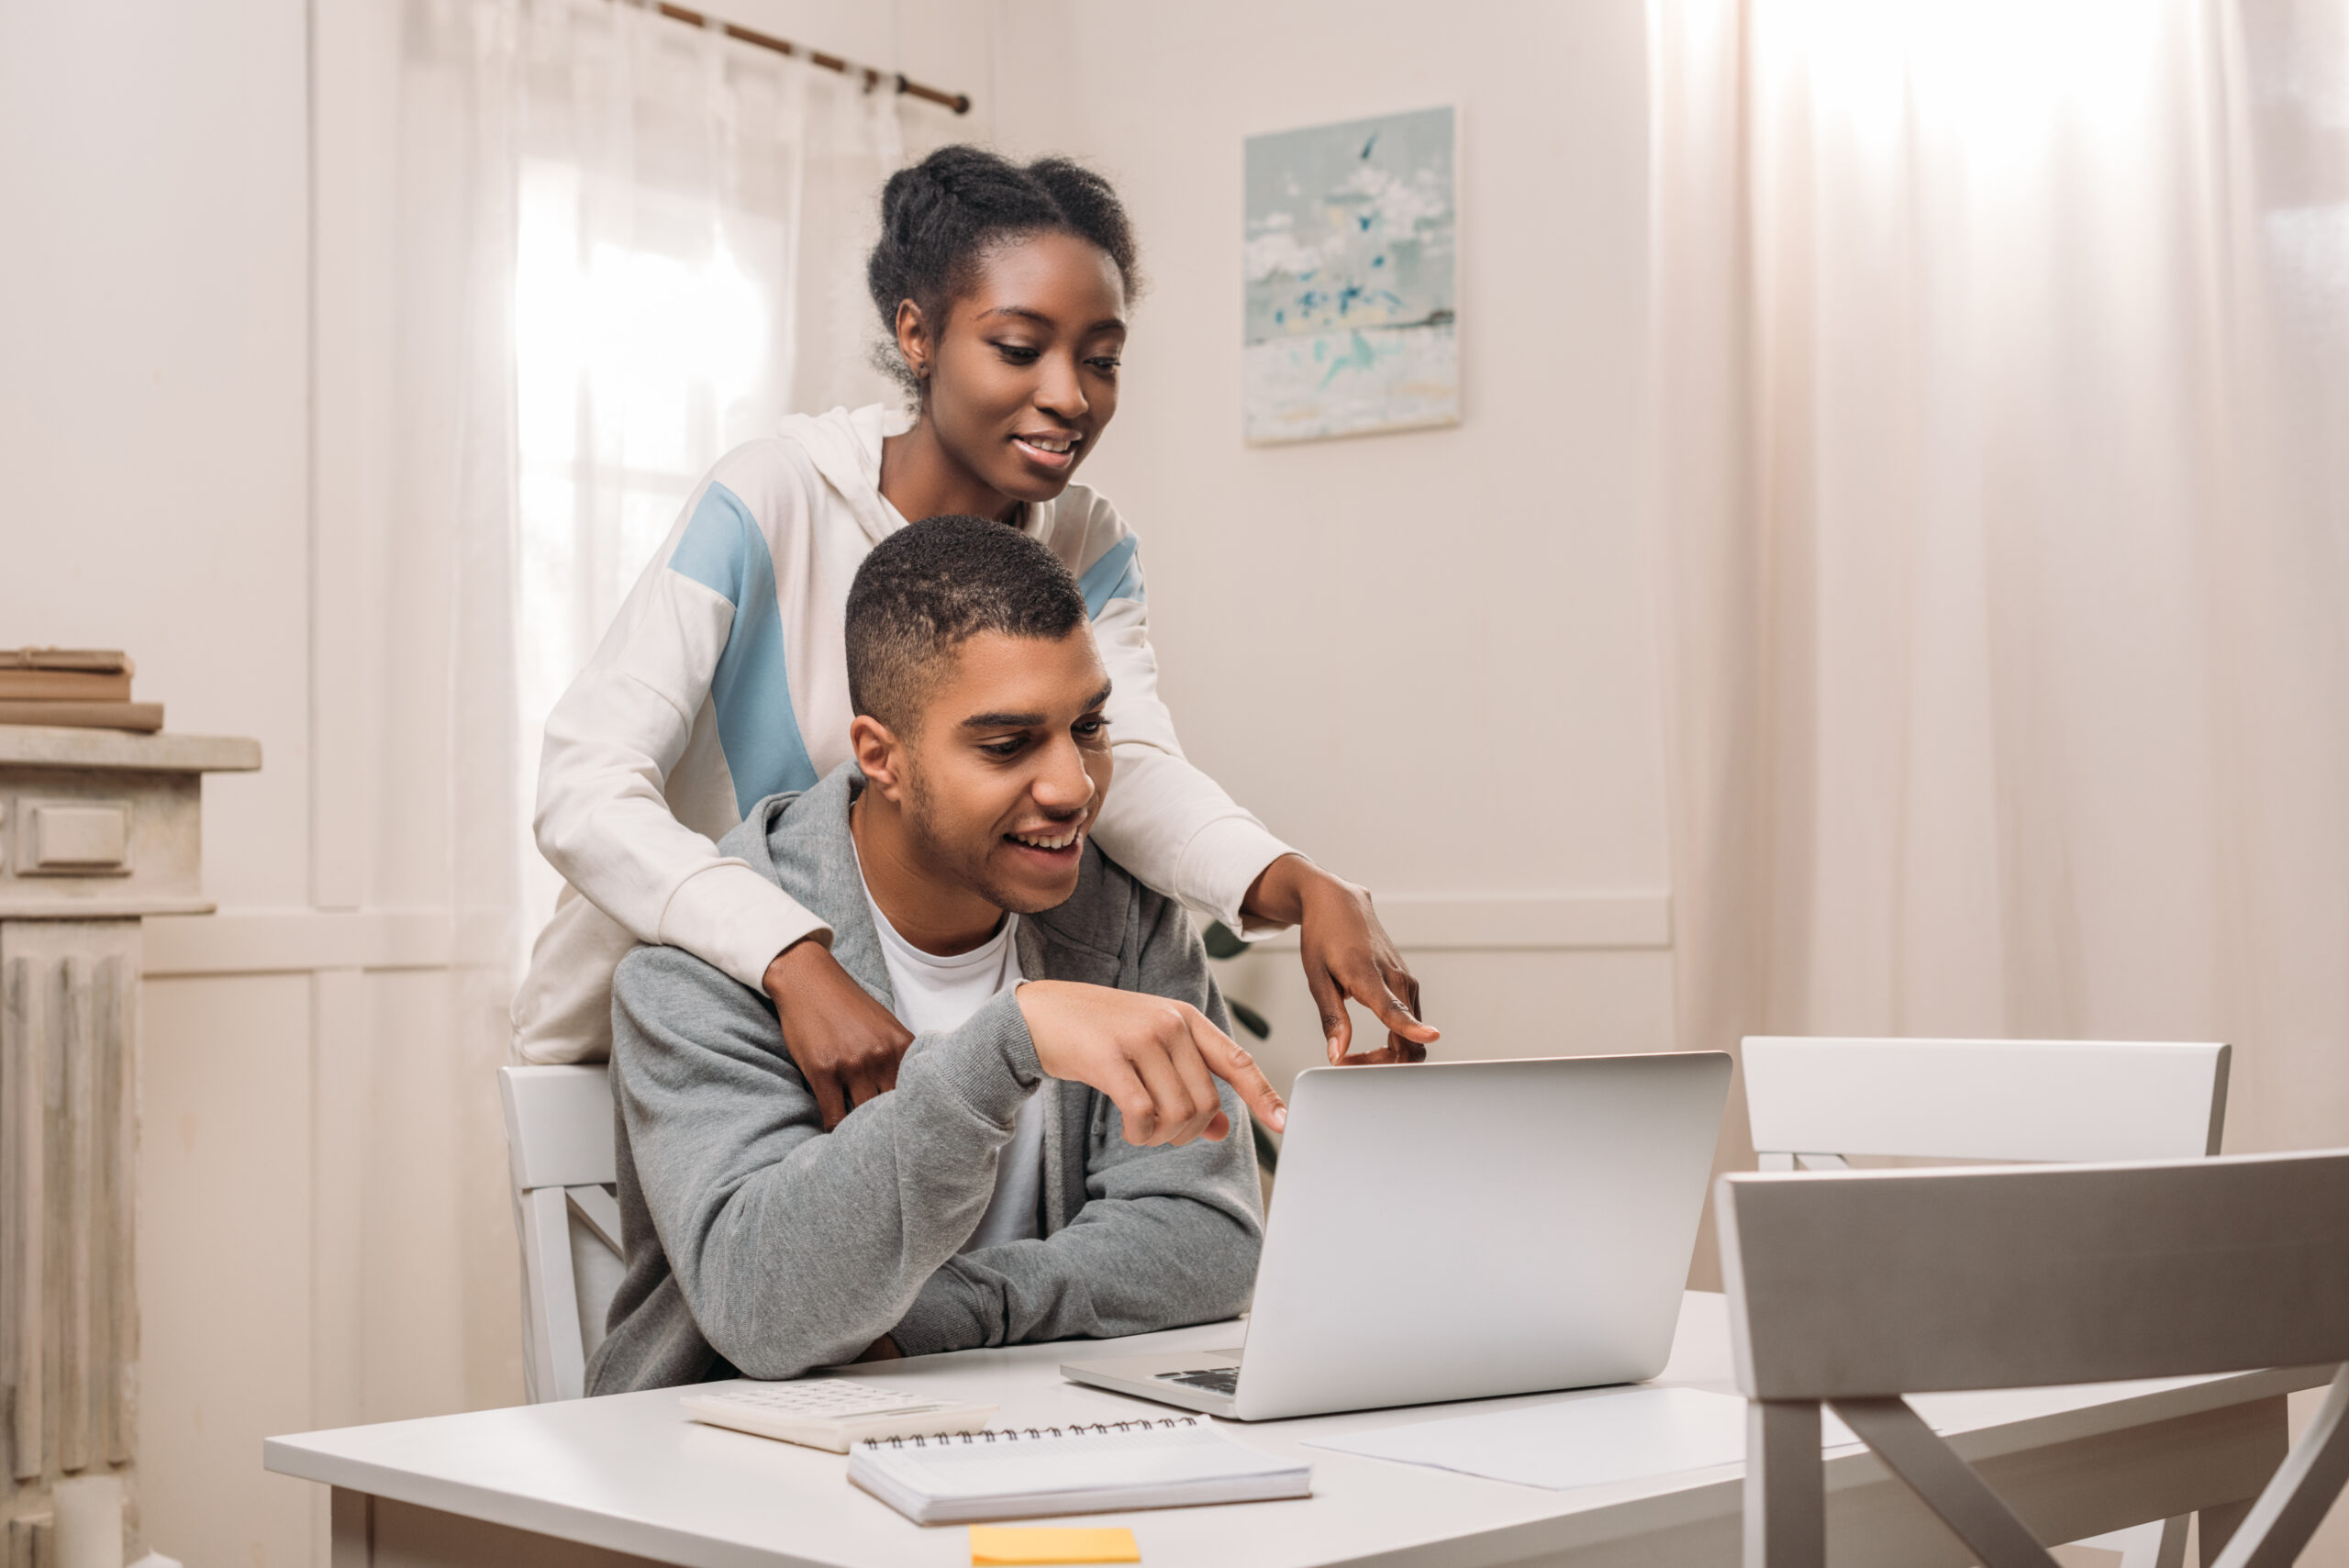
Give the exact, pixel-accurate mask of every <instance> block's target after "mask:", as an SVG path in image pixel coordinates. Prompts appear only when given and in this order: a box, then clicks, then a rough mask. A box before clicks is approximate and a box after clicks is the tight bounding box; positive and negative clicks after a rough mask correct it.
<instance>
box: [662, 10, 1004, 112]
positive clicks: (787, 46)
mask: <svg viewBox="0 0 2349 1568" xmlns="http://www.w3.org/2000/svg"><path fill="white" fill-rule="evenodd" d="M652 9H653V10H655V11H658V12H659V13H660V14H661V15H662V16H664V17H668V18H669V19H670V20H671V21H673V22H684V23H686V24H688V25H689V26H692V27H696V28H708V27H715V28H717V29H718V31H719V32H722V33H724V34H725V35H726V36H727V37H728V38H729V39H734V40H735V41H736V42H737V43H746V44H749V45H751V47H753V48H755V49H768V50H774V52H775V53H777V54H788V55H792V56H794V57H796V58H797V59H800V60H805V61H807V63H808V64H810V65H820V66H822V67H823V68H824V69H825V70H827V71H837V72H840V73H841V75H843V76H862V77H863V78H864V90H865V91H866V92H868V93H870V92H871V91H873V89H874V88H875V87H878V86H879V85H881V83H884V82H887V81H890V80H892V79H893V78H894V79H895V81H896V84H897V91H898V92H900V93H904V94H907V95H909V96H912V97H916V98H920V99H922V100H924V101H925V102H928V103H932V104H938V105H941V106H944V107H946V108H950V109H952V110H953V111H954V112H955V113H956V114H958V115H967V114H969V113H970V112H971V95H969V94H968V93H949V92H946V91H944V90H943V89H941V88H937V87H931V86H928V85H925V84H924V83H919V82H916V81H914V80H912V79H911V78H910V77H908V76H907V74H906V73H905V72H902V71H896V72H885V71H875V70H874V69H873V67H871V66H869V65H852V64H851V63H850V62H849V61H845V60H842V59H841V57H840V56H839V55H837V54H824V53H820V52H819V51H818V50H812V49H809V48H807V46H806V45H805V44H796V43H793V42H792V41H791V40H790V39H779V38H776V37H774V35H773V34H771V33H761V32H753V31H752V30H751V29H750V28H741V27H737V26H735V25H734V24H733V23H732V22H729V21H723V20H714V19H713V18H711V17H707V16H704V15H703V14H702V13H701V12H699V11H696V10H694V9H692V8H691V7H690V6H672V5H670V4H668V0H660V3H659V4H657V5H655V6H653V7H652Z"/></svg>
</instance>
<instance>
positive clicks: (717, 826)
mask: <svg viewBox="0 0 2349 1568" xmlns="http://www.w3.org/2000/svg"><path fill="white" fill-rule="evenodd" d="M903 426H904V420H903V417H901V416H896V415H894V414H893V413H892V411H891V410H889V409H887V408H886V407H885V406H882V405H878V404H876V405H874V406H871V407H868V408H861V409H857V410H855V411H854V412H851V411H849V410H847V409H841V408H836V409H834V410H833V411H832V412H830V413H829V414H825V415H821V416H813V417H811V416H796V417H792V418H789V419H786V420H785V421H784V423H783V427H782V428H781V429H780V430H779V431H778V432H777V434H775V435H774V436H773V437H770V438H768V439H763V440H757V441H752V442H751V443H749V444H748V445H746V446H741V447H738V448H736V449H735V450H732V451H730V452H729V453H727V454H726V455H725V456H724V457H722V458H720V459H718V462H717V464H716V466H714V467H713V468H712V469H711V470H710V472H709V473H708V474H707V476H706V477H705V478H704V479H703V480H702V482H701V484H700V485H699V486H698V487H697V488H696V490H695V492H694V493H693V495H690V496H689V497H687V499H686V502H685V509H684V511H683V512H682V513H681V514H680V515H679V517H678V519H677V522H676V525H675V526H674V528H671V529H670V530H669V537H668V538H667V539H664V540H663V541H662V546H661V549H660V551H659V553H658V554H656V555H655V556H654V558H653V560H652V562H651V565H650V566H648V567H647V568H646V569H645V572H644V575H643V576H641V577H640V578H639V579H638V580H637V584H636V586H635V587H634V588H633V589H632V590H630V591H629V596H628V598H627V600H626V601H625V602H624V603H623V604H622V605H621V606H620V611H619V614H618V617H615V618H614V620H613V622H612V626H611V629H610V630H608V631H607V632H606V633H605V636H604V640H603V643H602V645H601V646H600V647H598V648H597V649H596V654H595V657H594V658H593V659H592V660H590V661H589V662H588V665H587V668H586V669H585V670H584V671H582V672H581V673H580V675H579V678H578V679H577V680H575V681H573V683H572V684H571V689H570V690H568V691H567V692H565V693H564V694H563V695H562V701H560V702H558V703H557V704H556V705H555V707H554V711H553V712H552V713H551V714H550V715H549V716H548V718H547V730H546V751H545V752H544V754H543V756H542V758H541V760H540V765H539V800H538V816H537V828H538V840H539V848H540V851H542V852H543V853H544V854H545V855H546V857H547V859H548V860H549V861H550V862H552V863H553V865H554V868H555V869H556V870H557V871H559V872H561V873H562V875H563V877H564V879H565V881H566V882H567V883H568V884H569V886H568V887H566V888H565V889H564V892H563V895H562V900H561V901H560V902H559V903H558V905H557V906H556V909H555V915H554V918H553V919H552V920H551V921H550V922H549V923H548V925H547V928H546V929H545V930H544V931H543V932H542V933H541V934H540V937H539V940H538V945H537V947H536V948H535V949H534V950H533V951H532V953H531V955H530V970H529V975H528V976H527V977H526V978H525V979H524V981H523V983H522V987H521V990H520V991H519V992H518V993H517V994H516V996H515V999H514V1027H515V1037H516V1038H515V1044H516V1048H517V1050H518V1051H519V1053H520V1055H521V1056H522V1058H523V1060H525V1061H529V1062H592V1061H599V1060H601V1059H602V1058H604V1057H605V1056H607V1055H608V1054H609V1052H610V1049H611V985H612V971H613V970H614V969H615V968H616V967H618V963H619V961H620V959H621V957H622V956H623V955H625V954H626V953H627V951H628V950H629V948H630V947H632V946H633V945H635V944H636V943H637V942H640V941H642V942H654V943H660V944H662V945H665V946H669V947H677V948H683V949H685V951H687V952H690V953H693V954H694V955H695V956H696V957H697V958H700V959H702V960H703V961H705V962H707V963H710V964H712V965H713V966H715V967H717V968H718V969H721V970H724V971H725V972H726V973H729V974H730V975H732V976H733V977H734V978H735V979H736V980H739V981H740V982H741V983H742V984H745V985H749V986H751V987H753V988H756V987H757V986H758V985H759V984H760V982H761V980H762V978H763V976H764V974H765V973H766V967H767V965H768V963H769V962H772V961H773V960H774V956H775V955H776V954H777V953H779V952H781V951H783V950H784V949H785V948H786V947H788V946H790V945H791V944H792V943H793V942H796V941H797V940H800V939H801V938H803V937H808V936H816V937H819V938H822V939H824V940H829V934H830V933H829V929H828V928H827V927H826V926H825V925H824V923H823V922H822V921H821V920H819V919H818V918H817V917H815V916H813V915H811V914H809V913H808V912H807V910H806V909H804V908H802V907H801V906H799V905H798V904H797V903H796V902H795V901H794V900H793V899H792V898H791V897H790V896H789V895H786V894H785V893H784V892H783V890H782V889H780V888H778V887H777V886H775V884H774V883H772V882H770V881H768V880H767V879H766V878H765V877H763V876H761V875H760V874H759V873H756V872H754V871H752V870H751V868H750V867H749V866H748V865H746V864H744V863H743V862H741V861H740V860H737V859H734V858H733V857H731V856H728V855H721V854H720V853H718V845H717V840H718V839H720V838H722V837H724V836H725V835H726V834H727V833H728V832H729V831H731V830H732V829H733V828H734V827H735V826H736V825H737V824H738V823H740V821H741V820H742V817H743V815H744V814H745V813H746V812H747V811H748V810H749V809H750V807H751V805H752V804H753V803H755V802H757V801H759V800H762V799H763V798H764V797H766V796H767V795H774V794H775V793H776V792H778V791H781V790H797V789H809V788H812V787H814V785H815V784H816V782H817V781H818V779H820V778H822V777H823V776H824V775H825V774H826V773H829V772H830V771H831V770H832V769H833V768H834V767H836V766H838V765H839V764H840V763H841V762H846V761H847V760H848V758H849V740H848V728H849V720H850V718H851V717H852V712H851V709H850V706H849V700H848V665H847V656H846V649H845V638H844V633H843V629H842V619H841V617H842V612H843V610H844V609H845V607H846V606H847V603H848V591H849V584H851V582H852V581H853V580H854V578H855V576H856V569H857V567H858V566H859V565H861V564H863V561H864V557H865V556H866V554H867V553H868V552H870V551H871V550H872V549H873V547H874V545H875V544H877V543H879V542H880V541H881V540H882V539H885V538H887V537H888V536H889V535H890V534H892V533H894V532H896V530H897V529H898V528H903V527H905V524H906V519H905V518H903V517H899V516H898V515H897V511H896V507H894V506H890V505H889V503H888V502H887V501H886V500H885V499H884V498H883V497H882V495H881V490H880V480H881V441H882V438H883V437H884V436H885V435H891V434H896V432H897V431H898V430H899V429H901V428H903ZM1022 526H1023V527H1024V528H1025V529H1026V531H1027V532H1028V533H1030V534H1031V535H1032V536H1034V537H1035V538H1036V539H1038V540H1039V541H1040V542H1041V543H1042V544H1043V545H1044V546H1045V547H1046V548H1047V549H1049V550H1052V553H1053V554H1055V555H1057V556H1059V557H1060V558H1061V560H1062V561H1063V562H1067V564H1068V567H1069V570H1070V571H1072V572H1074V573H1076V577H1077V582H1078V584H1079V585H1080V586H1081V587H1082V588H1083V589H1084V591H1085V606H1086V608H1087V609H1089V610H1090V611H1091V612H1092V615H1093V631H1094V637H1095V639H1096V640H1097V642H1098V643H1099V645H1100V649H1101V658H1102V661H1103V662H1104V663H1105V664H1107V665H1108V672H1109V678H1110V681H1111V683H1112V693H1111V695H1110V698H1109V706H1108V719H1109V734H1110V742H1111V746H1112V749H1113V751H1114V754H1115V756H1116V758H1117V778H1116V785H1115V787H1114V788H1112V789H1111V790H1110V792H1109V798H1108V801H1107V802H1106V803H1105V805H1104V808H1103V811H1102V815H1101V818H1100V820H1099V822H1098V823H1097V824H1096V826H1095V828H1094V836H1095V838H1096V840H1097V841H1098V842H1099V843H1100V845H1101V847H1102V849H1103V850H1104V851H1107V852H1108V854H1109V856H1110V857H1111V858H1112V859H1114V860H1116V861H1117V862H1119V864H1120V865H1123V866H1124V867H1125V868H1126V869H1127V870H1129V871H1130V872H1132V873H1134V874H1135V875H1136V876H1138V877H1140V878H1141V880H1142V881H1144V882H1146V883H1148V884H1151V885H1152V886H1153V887H1155V888H1157V889H1159V890H1160V891H1161V892H1163V893H1167V894H1170V895H1173V896H1175V897H1176V898H1179V899H1181V900H1182V901H1183V902H1184V903H1185V904H1186V905H1188V906H1191V907H1192V908H1194V909H1197V910H1199V911H1200V912H1202V913H1204V914H1208V915H1212V916H1214V917H1217V918H1219V919H1221V920H1222V921H1223V922H1224V923H1225V924H1226V925H1228V926H1230V927H1231V928H1232V929H1234V930H1239V929H1242V921H1241V913H1240V902H1241V899H1242V898H1244V897H1245V896H1246V895H1247V892H1248V888H1249V887H1250V885H1251V884H1253V883H1254V881H1255V879H1256V877H1257V875H1258V873H1261V872H1263V871H1264V868H1265V867H1266V866H1268V865H1270V864H1271V863H1272V862H1274V861H1275V860H1276V859H1278V858H1279V857H1280V856H1282V855H1284V854H1286V853H1288V852H1289V851H1288V848H1287V846H1286V845H1285V844H1283V843H1282V842H1281V841H1280V840H1277V839H1275V838H1274V837H1273V836H1272V835H1271V834H1270V833H1268V832H1267V831H1265V829H1264V825H1263V824H1262V823H1260V822H1258V821H1257V820H1256V818H1255V817H1252V816H1251V815H1249V814H1248V813H1247V812H1246V811H1243V810H1241V808H1240V806H1237V805H1235V804H1234V803H1233V801H1232V799H1231V797H1230V795H1226V794H1225V793H1224V792H1223V790H1222V789H1221V788H1220V787H1219V786H1218V785H1217V784H1216V783H1215V781H1214V780H1212V779H1210V778H1208V776H1207V775H1206V774H1205V773H1201V772H1199V771H1198V769H1197V768H1195V767H1193V766H1192V765H1191V764H1190V762H1187V761H1186V759H1185V758H1184V756H1183V749H1182V746H1181V744H1180V743H1179V742H1178V741H1177V740H1175V723H1174V719H1173V717H1171V716H1170V715H1169V714H1168V713H1167V711H1166V705H1165V704H1164V703H1163V702H1161V701H1160V700H1159V696H1158V661H1157V656H1156V655H1155V654H1154V653H1153V652H1152V651H1151V646H1150V634H1149V617H1148V614H1147V611H1146V608H1145V600H1144V595H1143V590H1142V577H1141V561H1140V559H1139V558H1138V556H1137V555H1136V553H1135V539H1134V536H1133V534H1132V533H1130V531H1128V529H1127V528H1126V525H1125V523H1124V521H1123V519H1121V518H1120V517H1119V516H1118V513H1117V510H1116V508H1115V507H1113V506H1110V505H1109V503H1108V501H1106V500H1104V499H1103V498H1102V497H1101V496H1100V495H1097V494H1095V493H1094V492H1093V491H1092V490H1091V489H1089V488H1087V487H1086V486H1085V485H1082V484H1071V485H1070V486H1069V487H1068V488H1067V489H1066V490H1065V491H1063V492H1062V494H1061V496H1060V498H1059V499H1058V500H1056V501H1051V502H1046V503H1044V504H1042V505H1041V506H1030V507H1029V508H1028V515H1027V518H1026V521H1025V522H1024V524H1023V525H1022ZM1251 924H1253V923H1251ZM1249 934H1251V935H1253V934H1255V931H1254V930H1251V931H1250V932H1249Z"/></svg>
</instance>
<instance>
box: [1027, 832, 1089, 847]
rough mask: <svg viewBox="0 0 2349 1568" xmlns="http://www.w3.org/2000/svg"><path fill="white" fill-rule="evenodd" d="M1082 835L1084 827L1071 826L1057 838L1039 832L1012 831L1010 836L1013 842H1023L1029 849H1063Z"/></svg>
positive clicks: (1083, 834)
mask: <svg viewBox="0 0 2349 1568" xmlns="http://www.w3.org/2000/svg"><path fill="white" fill-rule="evenodd" d="M1084 836H1085V829H1084V828H1070V829H1069V830H1068V831H1067V832H1065V833H1063V834H1062V835H1061V836H1060V837H1058V838H1047V837H1045V836H1044V835H1043V834H1041V833H1014V834H1012V835H1011V838H1012V841H1013V842H1015V843H1020V844H1025V845H1027V846H1028V847H1029V848H1030V849H1031V850H1065V849H1067V848H1068V847H1069V846H1070V845H1071V844H1074V843H1075V842H1076V841H1077V840H1079V839H1081V838H1083V837H1084Z"/></svg>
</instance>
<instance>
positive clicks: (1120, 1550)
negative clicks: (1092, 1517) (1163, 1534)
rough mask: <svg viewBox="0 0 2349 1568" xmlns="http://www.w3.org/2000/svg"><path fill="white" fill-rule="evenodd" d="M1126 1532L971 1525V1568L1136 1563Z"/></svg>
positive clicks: (1136, 1553) (1138, 1556) (1138, 1559)
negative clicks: (1058, 1563)
mask: <svg viewBox="0 0 2349 1568" xmlns="http://www.w3.org/2000/svg"><path fill="white" fill-rule="evenodd" d="M1030 1562H1141V1547H1139V1546H1136V1545H1135V1544H1134V1532H1133V1531H1131V1530H1130V1529H1067V1528H1064V1527H1061V1526H1054V1525H973V1526H972V1527H971V1568H1014V1565H1016V1564H1021V1563H1030Z"/></svg>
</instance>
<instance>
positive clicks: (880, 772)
mask: <svg viewBox="0 0 2349 1568" xmlns="http://www.w3.org/2000/svg"><path fill="white" fill-rule="evenodd" d="M848 749H849V753H850V755H852V756H853V757H854V758H855V759H856V769H857V772H859V773H863V775H864V786H865V787H866V788H867V789H870V790H873V791H874V792H875V793H877V794H878V795H881V796H882V798H884V799H885V800H887V801H890V802H892V803H893V804H896V805H903V804H904V803H905V798H906V748H905V743H904V742H903V741H901V740H898V739H897V737H896V734H895V733H894V732H893V731H892V730H891V729H890V728H889V727H888V726H887V725H885V724H884V723H882V722H881V721H880V720H879V719H877V718H875V717H873V716H872V715H871V714H869V713H860V714H858V715H857V716H856V717H854V718H853V719H852V720H850V721H849V727H848Z"/></svg>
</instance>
